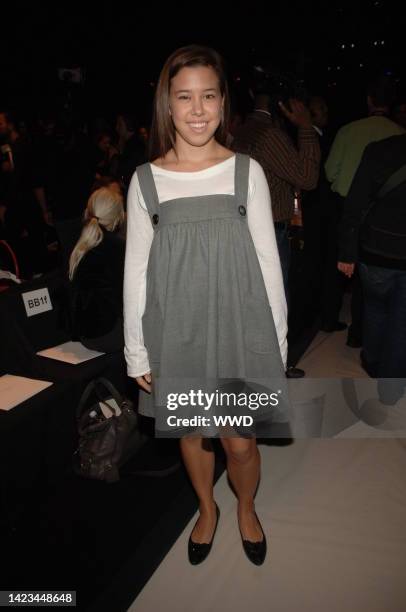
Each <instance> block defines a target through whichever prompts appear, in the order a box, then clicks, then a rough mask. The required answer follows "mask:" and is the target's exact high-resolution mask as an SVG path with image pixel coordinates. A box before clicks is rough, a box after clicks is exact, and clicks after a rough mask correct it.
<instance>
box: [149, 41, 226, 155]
mask: <svg viewBox="0 0 406 612" xmlns="http://www.w3.org/2000/svg"><path fill="white" fill-rule="evenodd" d="M186 66H187V67H192V66H210V67H211V68H213V70H214V71H215V73H216V74H217V77H218V79H219V85H220V92H221V95H222V96H224V106H223V113H222V119H221V123H220V125H219V126H218V128H217V130H216V133H215V138H216V140H217V141H218V142H219V143H220V144H222V145H225V144H226V139H227V134H228V124H229V120H230V96H229V91H228V83H227V76H226V72H225V66H224V60H223V58H222V57H221V55H220V54H219V53H217V51H215V50H214V49H211V48H210V47H204V46H201V45H189V46H187V47H181V48H180V49H177V50H176V51H174V52H173V53H172V54H171V55H170V56H169V57H168V59H167V60H166V62H165V64H164V67H163V68H162V70H161V74H160V75H159V80H158V84H157V88H156V91H155V98H154V111H153V116H152V124H151V133H150V139H149V155H148V157H149V160H150V161H152V160H154V159H155V158H157V157H164V156H165V155H166V154H167V152H168V151H169V150H170V149H171V148H172V147H174V146H175V128H174V125H173V123H172V119H171V116H170V114H169V91H170V86H171V80H172V79H173V78H174V77H175V76H176V75H177V73H178V72H179V71H180V70H181V69H182V68H185V67H186Z"/></svg>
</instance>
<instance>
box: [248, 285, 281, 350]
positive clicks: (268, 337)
mask: <svg viewBox="0 0 406 612" xmlns="http://www.w3.org/2000/svg"><path fill="white" fill-rule="evenodd" d="M244 325H245V334H244V335H245V343H246V348H247V349H248V350H249V351H252V352H254V353H271V352H273V351H274V350H275V349H276V348H277V344H276V341H277V339H276V332H275V324H274V321H273V316H272V309H271V307H270V305H269V304H268V301H267V300H265V299H261V298H257V297H255V296H253V295H248V296H247V297H246V299H245V307H244Z"/></svg>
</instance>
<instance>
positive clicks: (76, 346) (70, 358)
mask: <svg viewBox="0 0 406 612" xmlns="http://www.w3.org/2000/svg"><path fill="white" fill-rule="evenodd" d="M37 355H41V356H42V357H48V358H49V359H56V360H57V361H64V362H65V363H72V364H73V365H76V364H78V363H83V362H84V361H89V360H90V359H95V358H96V357H100V355H105V353H99V351H91V350H90V349H87V348H86V347H85V346H83V344H82V343H81V342H64V343H63V344H59V345H58V346H53V347H52V348H48V349H44V350H43V351H38V353H37Z"/></svg>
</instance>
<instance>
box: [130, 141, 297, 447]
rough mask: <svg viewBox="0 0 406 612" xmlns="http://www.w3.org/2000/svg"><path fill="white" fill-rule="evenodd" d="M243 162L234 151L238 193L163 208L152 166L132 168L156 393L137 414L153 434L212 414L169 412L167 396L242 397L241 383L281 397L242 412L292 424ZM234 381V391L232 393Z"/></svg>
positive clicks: (177, 432)
mask: <svg viewBox="0 0 406 612" xmlns="http://www.w3.org/2000/svg"><path fill="white" fill-rule="evenodd" d="M249 164H250V158H249V156H247V155H243V154H240V153H237V154H236V156H235V190H234V195H227V194H226V195H225V194H215V195H203V196H195V197H184V198H176V199H172V200H169V201H166V202H163V203H162V204H160V203H159V200H158V194H157V190H156V186H155V182H154V178H153V174H152V170H151V166H150V164H149V163H147V164H143V165H142V166H139V167H138V168H137V176H138V180H139V184H140V188H141V191H142V195H143V197H144V200H145V203H146V206H147V209H148V213H149V216H150V218H151V222H152V225H153V228H154V237H153V241H152V245H151V250H150V254H149V260H148V268H147V281H146V307H145V313H144V315H143V319H142V326H143V335H144V343H145V346H146V348H147V351H148V357H149V362H150V367H151V372H152V376H153V381H154V390H153V393H152V394H147V393H146V392H144V391H142V390H141V391H140V399H139V412H140V413H141V414H143V415H145V416H151V417H155V419H156V420H155V429H156V435H158V436H159V435H161V436H175V437H180V436H181V435H183V434H184V433H185V432H190V431H192V430H193V431H198V430H199V428H196V427H194V428H190V427H189V428H187V427H184V426H182V427H180V426H179V424H178V426H177V427H175V426H174V425H173V424H172V425H171V426H169V425H168V424H167V416H168V415H176V416H180V415H182V416H183V417H185V416H191V415H195V414H199V415H204V416H209V414H210V415H213V414H214V411H213V408H214V406H212V408H211V409H210V410H208V409H207V407H206V410H202V408H201V407H196V406H193V405H190V404H189V405H188V406H186V407H185V406H183V408H182V411H181V412H180V411H179V410H176V411H175V410H173V411H168V408H167V404H166V402H165V401H164V399H163V398H166V397H167V396H168V394H169V393H170V392H172V393H179V392H184V391H185V392H188V391H189V390H190V389H203V390H204V391H205V390H206V391H207V390H211V391H214V390H216V389H218V387H219V385H223V386H222V388H224V384H225V383H227V384H226V387H227V390H228V391H229V390H230V389H231V388H233V389H234V390H235V389H236V388H238V389H239V391H241V382H244V381H245V383H247V382H248V381H251V383H253V385H254V387H251V390H252V388H253V389H254V390H257V391H258V390H262V391H266V392H269V393H270V392H272V391H273V392H277V393H278V394H279V397H280V396H281V395H282V396H283V397H282V401H280V402H279V404H278V406H276V407H275V406H272V407H271V406H267V407H266V409H265V408H264V409H262V412H261V410H258V409H249V410H247V409H245V413H247V412H248V413H249V414H250V416H255V418H257V419H258V418H260V414H262V417H261V418H262V419H264V418H265V420H266V421H265V422H266V423H267V425H271V424H272V423H273V422H279V423H281V422H283V423H286V422H287V421H288V412H287V404H286V402H284V401H283V400H284V398H285V397H287V395H285V394H286V377H285V372H284V367H283V363H282V358H281V354H280V349H279V343H278V339H277V335H276V330H275V324H274V320H273V316H272V310H271V307H270V305H269V302H268V298H267V293H266V288H265V284H264V280H263V276H262V272H261V268H260V265H259V261H258V257H257V254H256V251H255V247H254V243H253V241H252V237H251V234H250V232H249V229H248V224H247V197H248V176H249ZM158 381H159V384H158ZM231 381H234V383H237V387H235V385H234V387H233V386H232V385H231V387H230V384H231ZM255 384H256V385H257V387H255ZM258 385H259V386H258ZM158 387H159V390H158ZM200 397H201V396H200ZM234 397H236V395H235V396H234ZM217 399H218V397H217ZM242 403H244V402H242ZM179 408H181V407H180V406H179ZM227 414H228V412H227ZM263 422H264V421H263ZM200 425H201V423H200ZM199 431H200V430H199ZM267 431H270V429H268V430H263V431H262V434H261V436H262V437H266V436H267V433H266V432H267ZM200 433H201V435H206V436H215V435H219V428H218V427H215V426H214V425H213V423H211V424H210V426H207V424H206V426H205V427H204V428H202V431H201V432H200ZM220 435H222V434H220ZM234 435H236V434H235V433H234ZM251 435H252V428H251Z"/></svg>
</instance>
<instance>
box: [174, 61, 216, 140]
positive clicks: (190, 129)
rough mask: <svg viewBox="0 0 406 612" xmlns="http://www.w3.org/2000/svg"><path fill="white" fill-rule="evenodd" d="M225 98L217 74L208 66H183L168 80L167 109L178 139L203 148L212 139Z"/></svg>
mask: <svg viewBox="0 0 406 612" xmlns="http://www.w3.org/2000/svg"><path fill="white" fill-rule="evenodd" d="M223 102H224V97H223V96H221V93H220V86H219V80H218V77H217V74H216V73H215V71H214V70H213V68H211V67H210V66H194V67H185V68H182V69H181V70H179V72H178V74H177V75H176V76H175V77H173V79H172V80H171V87H170V92H169V107H170V112H171V115H172V120H173V124H174V126H175V130H176V135H177V138H181V139H182V140H184V141H185V142H187V143H188V144H190V145H192V146H198V147H201V146H204V145H205V144H207V143H208V142H209V141H210V140H211V139H212V138H213V136H214V134H215V132H216V130H217V128H218V126H219V124H220V121H221V113H222V106H223Z"/></svg>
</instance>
